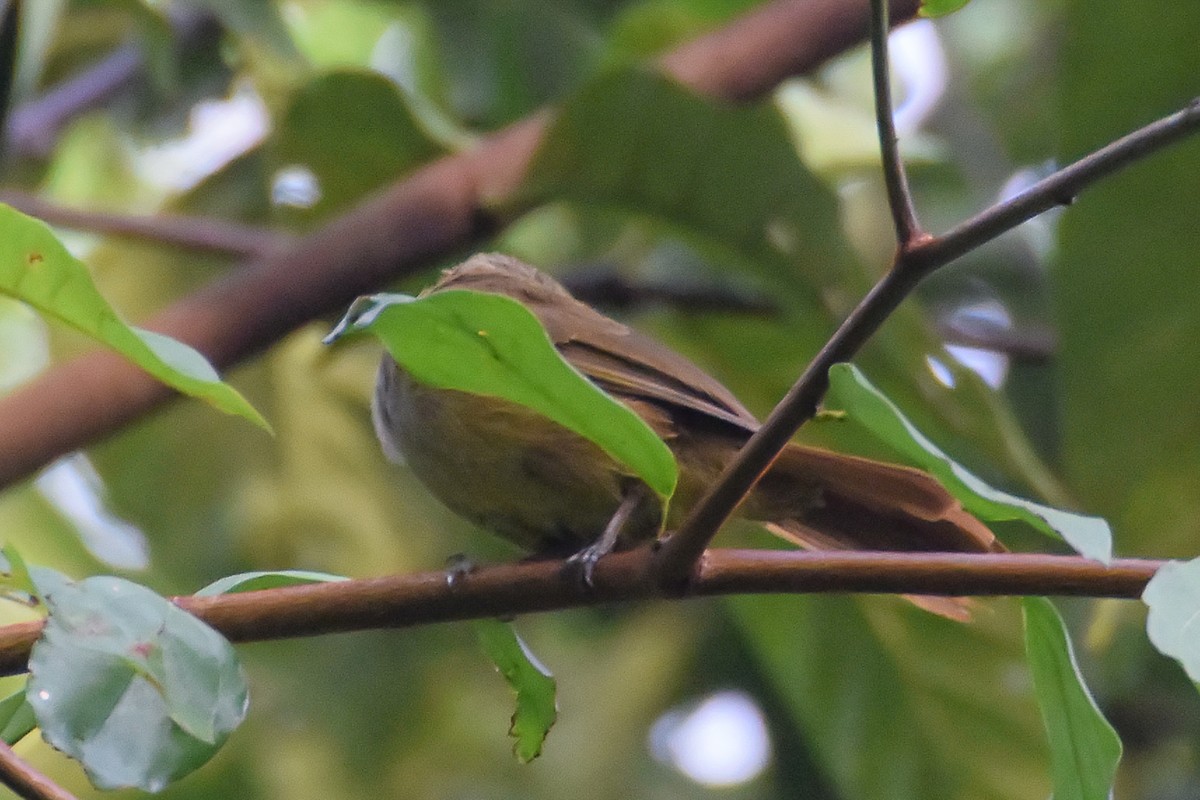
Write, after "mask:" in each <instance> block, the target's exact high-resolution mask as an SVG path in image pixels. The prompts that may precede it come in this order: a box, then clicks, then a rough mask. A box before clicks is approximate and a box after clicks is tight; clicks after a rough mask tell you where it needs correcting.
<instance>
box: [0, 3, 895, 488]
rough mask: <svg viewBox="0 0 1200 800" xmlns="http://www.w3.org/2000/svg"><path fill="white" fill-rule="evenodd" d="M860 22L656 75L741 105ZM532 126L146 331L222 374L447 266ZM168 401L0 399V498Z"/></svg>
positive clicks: (784, 13) (128, 378) (116, 385)
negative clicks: (352, 305) (441, 261)
mask: <svg viewBox="0 0 1200 800" xmlns="http://www.w3.org/2000/svg"><path fill="white" fill-rule="evenodd" d="M896 6H897V7H896V9H895V13H896V14H897V15H907V16H911V15H912V14H914V13H915V11H916V0H903V2H898V3H897V4H896ZM865 23H866V13H865V3H864V2H863V0H850V1H849V2H844V1H843V0H836V2H835V0H817V1H816V2H813V0H780V2H776V3H773V4H770V5H768V6H765V7H763V8H760V9H757V10H755V11H754V12H751V14H750V15H749V16H748V17H746V18H745V19H743V20H741V21H740V22H736V23H734V24H733V25H731V26H730V27H729V28H727V29H725V30H723V31H719V32H717V33H715V34H710V35H708V36H705V37H702V38H700V39H699V40H697V41H695V42H692V43H691V44H688V45H686V46H684V47H683V48H681V49H680V50H678V51H676V52H675V53H674V54H672V55H669V56H667V57H666V58H665V59H664V62H663V63H664V64H665V67H666V69H667V70H668V71H669V72H670V73H671V74H673V75H675V76H676V77H677V78H679V79H680V80H682V81H683V82H685V83H686V84H688V85H690V86H692V87H695V88H698V89H701V90H703V91H706V92H708V93H710V94H711V95H713V96H716V97H722V98H743V97H749V96H754V95H758V94H761V93H763V92H765V91H768V90H770V89H771V88H772V87H773V86H775V85H776V84H777V83H778V82H779V81H781V80H783V79H784V78H786V77H788V76H790V75H792V74H794V73H796V72H803V71H805V70H808V69H811V68H813V67H814V66H816V65H817V64H819V63H820V62H821V61H822V60H823V59H825V58H827V57H828V56H829V55H831V54H832V53H833V52H836V49H837V48H838V47H845V46H846V45H848V44H850V43H852V42H853V41H858V40H861V39H862V37H863V36H864V35H865V33H866V27H865ZM747 53H750V54H752V56H747V55H746V54H747ZM763 65H767V66H765V67H764V66H763ZM543 127H544V120H543V118H541V117H535V118H533V119H530V120H527V121H525V122H522V123H519V124H517V125H514V126H512V127H510V128H508V129H506V130H505V131H503V132H502V133H500V134H498V135H496V136H493V137H491V138H490V139H488V140H487V141H485V142H484V143H483V144H481V145H480V146H479V147H478V148H477V149H476V150H474V151H473V152H471V153H467V154H463V155H456V156H451V157H448V158H444V159H442V160H440V161H437V162H435V163H433V164H430V165H428V166H426V167H424V168H423V169H420V170H418V171H417V172H416V173H414V174H412V175H411V176H409V177H408V178H407V179H405V180H403V181H401V182H399V183H397V184H395V185H394V186H392V187H391V188H389V189H387V190H386V191H384V192H383V193H381V194H380V195H378V196H376V197H375V198H373V199H371V200H369V201H367V202H365V203H364V204H362V205H361V206H359V207H357V208H356V209H354V210H353V211H351V212H349V213H348V214H346V215H345V216H343V217H341V218H339V219H337V220H335V221H334V222H332V223H331V224H329V225H328V226H326V227H325V228H323V229H321V230H320V231H318V232H316V233H314V234H313V235H311V236H308V237H306V238H304V239H303V240H302V241H300V242H299V243H297V244H296V245H295V246H294V247H291V248H288V249H287V250H286V251H283V252H280V253H277V254H275V255H272V256H270V257H268V258H265V259H263V260H262V261H259V262H257V263H254V264H250V265H248V266H247V267H246V268H244V269H240V270H236V271H235V272H234V273H232V274H230V275H229V276H228V277H227V278H225V279H224V280H222V281H219V282H218V283H216V284H214V285H212V286H210V287H208V288H207V289H204V290H202V291H200V292H197V293H196V294H194V295H191V296H189V297H187V298H185V299H183V300H181V301H180V302H178V303H176V304H175V305H173V306H171V307H170V308H169V309H167V310H166V311H165V312H164V313H162V314H160V315H158V316H157V317H155V318H154V319H152V320H151V321H150V322H149V323H148V327H150V328H153V329H155V330H158V331H160V332H163V333H166V334H168V335H170V336H174V337H176V338H178V339H181V340H182V341H184V342H187V343H188V344H190V345H192V346H193V347H196V348H197V349H198V350H200V351H201V352H202V353H204V354H205V355H206V356H208V357H209V359H211V360H212V361H213V363H214V364H215V365H216V366H217V367H218V368H220V369H224V368H226V367H229V366H231V365H233V364H236V363H238V362H239V361H242V360H244V359H246V358H247V357H249V356H251V355H254V354H255V353H257V352H259V351H261V350H262V349H264V348H266V347H268V346H269V345H271V344H272V343H274V342H275V341H277V340H278V339H280V338H281V337H283V336H284V335H286V334H287V333H288V332H290V331H292V330H294V329H295V328H296V327H297V326H299V325H301V324H303V323H305V322H307V321H309V320H312V319H314V318H316V317H318V316H320V315H322V314H329V313H332V312H335V311H337V310H339V309H341V308H344V307H345V306H346V305H347V304H348V303H349V302H350V301H351V300H352V299H353V298H354V297H355V296H356V295H358V294H362V293H364V292H370V291H375V290H377V289H378V288H379V287H381V286H383V285H384V284H386V283H387V282H388V281H389V280H391V279H394V278H396V277H398V276H400V275H403V274H406V273H407V272H411V271H413V270H415V269H418V268H420V267H422V266H424V265H426V264H427V263H429V262H430V261H431V260H433V259H437V258H445V257H448V256H450V255H452V254H453V253H454V252H455V251H456V250H457V249H461V248H465V247H467V246H468V245H469V244H470V243H471V242H472V241H475V240H476V239H477V238H478V237H480V236H481V235H483V234H484V233H486V232H487V231H488V230H489V229H490V226H489V221H488V219H487V216H486V214H485V213H484V209H485V208H486V207H487V204H488V203H489V201H492V200H494V199H495V198H500V197H506V196H507V195H508V194H509V193H510V192H511V191H512V189H513V188H514V187H516V186H517V185H518V183H519V181H520V179H521V177H522V175H523V174H524V171H525V169H526V167H527V166H528V164H529V160H530V158H531V156H532V153H533V151H534V148H535V147H536V146H537V144H538V141H539V139H540V136H541V134H542V131H543ZM171 396H172V393H171V392H170V391H169V390H167V389H166V387H164V386H162V385H161V384H159V383H157V382H155V381H153V380H152V379H151V378H150V377H149V376H147V375H146V374H145V373H143V372H141V371H140V370H139V369H137V368H136V367H133V366H131V365H130V364H128V363H127V362H125V361H123V360H122V359H120V358H117V357H116V356H113V355H110V354H107V353H94V354H91V355H87V356H84V357H82V358H79V359H76V360H74V361H71V362H69V363H67V364H64V365H62V366H60V367H56V368H55V369H53V370H51V371H50V372H48V373H46V374H45V375H43V376H42V377H40V378H39V379H37V380H36V381H34V382H33V383H31V384H30V385H28V386H27V387H25V388H23V389H22V390H20V391H18V392H16V393H14V394H12V395H10V396H8V397H6V398H4V399H3V400H2V401H0V442H4V447H3V450H2V451H0V487H3V486H6V485H9V484H12V483H13V482H14V481H17V480H20V479H21V478H24V477H27V476H28V475H29V474H30V473H32V472H33V471H34V470H36V469H38V468H40V467H42V466H44V465H46V464H48V463H50V462H51V461H53V460H54V459H55V458H57V457H59V456H61V455H63V454H65V453H68V452H71V451H72V450H76V449H78V448H80V447H83V446H85V445H87V444H90V443H92V442H94V441H96V440H98V439H100V438H101V437H103V436H105V435H107V434H109V433H112V432H113V431H115V430H117V429H118V428H120V427H121V426H122V425H126V424H128V423H130V422H132V421H133V420H136V419H138V418H139V417H142V416H144V415H145V414H146V413H148V412H149V411H151V410H153V409H154V408H156V407H158V406H159V405H161V404H162V403H163V402H165V401H166V400H167V399H169V398H170V397H171Z"/></svg>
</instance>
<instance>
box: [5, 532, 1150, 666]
mask: <svg viewBox="0 0 1200 800" xmlns="http://www.w3.org/2000/svg"><path fill="white" fill-rule="evenodd" d="M1160 566H1162V562H1159V561H1150V560H1135V559H1126V560H1118V561H1114V562H1113V563H1112V564H1110V565H1108V566H1105V565H1103V564H1099V563H1097V562H1095V561H1090V560H1088V559H1085V558H1081V557H1078V556H1053V555H1041V554H1013V553H1003V554H986V555H979V554H973V553H971V554H963V553H866V552H832V553H831V552H824V553H807V552H800V551H795V550H725V549H716V550H710V551H709V552H708V553H707V554H706V556H705V559H704V561H703V563H702V564H701V565H700V567H699V568H698V570H697V572H696V576H695V578H694V580H693V581H692V582H691V584H690V585H688V586H687V587H686V591H685V595H684V596H688V597H701V596H713V595H727V594H765V593H773V594H778V593H791V594H799V593H810V592H829V593H832V592H865V593H880V592H886V593H893V592H906V593H917V594H928V595H948V596H957V595H967V594H969V595H1007V594H1048V595H1084V596H1087V597H1120V598H1136V597H1139V596H1141V593H1142V590H1143V589H1144V588H1145V586H1146V582H1147V581H1149V580H1150V578H1151V577H1152V576H1153V575H1154V573H1155V571H1156V570H1157V569H1158V568H1159V567H1160ZM654 569H655V562H654V555H653V553H652V552H651V549H650V548H648V547H643V548H640V549H637V550H633V551H630V552H625V553H616V554H613V555H609V556H606V557H604V558H603V559H601V560H600V561H599V562H598V563H597V565H596V572H595V576H594V585H593V586H592V587H591V588H590V589H586V588H584V587H583V586H581V584H580V581H578V580H576V579H574V577H573V575H574V573H572V572H570V571H569V570H568V569H567V568H566V565H565V562H562V561H532V562H524V563H519V564H498V565H495V566H490V567H483V568H480V569H477V570H474V571H472V572H469V573H467V574H465V575H461V576H458V577H457V578H456V579H455V580H453V581H448V580H446V573H445V572H425V573H418V574H409V575H391V576H387V577H381V578H369V579H362V580H351V581H338V582H333V583H321V584H310V585H306V586H292V587H288V588H284V589H268V590H264V591H257V592H244V593H238V594H226V595H218V596H215V597H179V598H176V599H175V602H177V603H178V604H179V605H180V606H182V607H183V608H184V609H186V610H188V611H190V612H192V613H193V614H195V615H197V616H198V617H200V618H201V619H203V620H204V621H206V622H208V623H209V624H210V625H212V626H213V627H214V628H216V629H217V630H218V631H220V632H221V633H222V634H224V635H225V636H226V637H228V638H229V639H231V640H233V641H238V642H250V641H262V640H266V639H279V638H286V637H296V636H317V635H321V634H327V633H335V632H343V631H359V630H369V629H380V628H408V627H413V626H416V625H430V624H433V623H438V622H447V621H451V620H463V619H474V618H481V617H496V616H499V617H507V616H513V615H516V614H527V613H533V612H543V611H554V610H561V609H566V608H577V607H580V606H590V605H599V604H604V603H613V602H629V601H633V600H645V599H653V598H658V597H662V589H661V588H660V587H659V585H658V582H657V579H656V576H655V572H654ZM40 631H41V623H40V622H28V623H19V624H16V625H8V626H4V627H2V628H0V674H12V673H16V672H21V671H23V670H24V669H25V663H26V661H27V659H28V657H29V648H30V647H31V646H32V644H33V642H34V641H35V640H36V639H37V636H38V634H39V633H40Z"/></svg>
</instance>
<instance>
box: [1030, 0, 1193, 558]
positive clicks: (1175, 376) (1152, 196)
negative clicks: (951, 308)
mask: <svg viewBox="0 0 1200 800" xmlns="http://www.w3.org/2000/svg"><path fill="white" fill-rule="evenodd" d="M1144 9H1145V6H1144V4H1142V3H1139V2H1137V0H1109V1H1108V2H1105V3H1104V4H1103V5H1102V7H1100V8H1098V7H1097V6H1096V4H1094V3H1091V2H1086V1H1085V0H1071V2H1067V3H1064V4H1063V5H1062V7H1061V11H1062V16H1061V24H1062V25H1064V26H1065V27H1064V28H1063V30H1070V31H1071V35H1070V36H1068V37H1065V38H1064V39H1063V47H1062V49H1061V57H1062V61H1061V66H1060V75H1061V80H1060V82H1059V83H1058V84H1057V86H1056V87H1055V89H1054V91H1053V93H1052V94H1050V95H1049V96H1048V99H1050V100H1051V101H1052V102H1056V103H1057V105H1051V106H1049V107H1048V108H1049V109H1050V113H1049V114H1046V113H1043V114H1042V115H1041V116H1042V117H1044V118H1053V119H1056V120H1058V122H1057V123H1055V133H1054V135H1055V137H1056V152H1057V153H1058V154H1059V155H1058V156H1057V157H1059V158H1061V159H1063V160H1064V161H1066V160H1069V159H1074V158H1078V157H1080V156H1082V155H1084V154H1086V153H1088V152H1090V151H1092V150H1095V149H1096V148H1098V147H1101V146H1103V145H1105V144H1107V143H1108V142H1110V141H1112V140H1113V139H1115V138H1117V137H1119V136H1124V135H1126V134H1127V133H1129V132H1130V131H1132V130H1135V129H1137V128H1139V127H1141V126H1142V125H1145V124H1147V123H1149V122H1151V121H1152V120H1154V119H1157V118H1158V117H1160V116H1162V115H1164V114H1169V113H1171V112H1172V111H1175V110H1176V109H1178V108H1179V107H1180V106H1181V105H1182V104H1184V103H1185V102H1186V101H1187V98H1191V97H1195V96H1196V94H1197V87H1196V76H1197V75H1200V47H1196V46H1195V45H1196V42H1200V3H1176V4H1172V5H1171V9H1170V14H1169V17H1164V18H1162V19H1158V20H1155V19H1153V18H1152V17H1153V15H1149V16H1147V15H1145V14H1143V13H1141V12H1142V11H1143V10H1144ZM1116 20H1123V22H1122V23H1121V24H1117V23H1116V22H1115V21H1116ZM1168 32H1169V35H1167V36H1163V34H1164V33H1168ZM1135 52H1153V53H1154V57H1153V58H1147V59H1144V60H1142V61H1140V62H1139V64H1138V68H1137V69H1130V68H1129V65H1128V64H1123V63H1121V62H1122V61H1124V60H1125V59H1123V58H1114V57H1113V54H1116V53H1135ZM1042 108H1043V109H1046V108H1047V106H1045V105H1042ZM1014 111H1016V110H1015V109H1014ZM1013 116H1016V117H1017V118H1018V120H1020V119H1021V115H1020V114H1016V113H1014V114H1013ZM1197 209H1200V139H1198V138H1197V137H1196V136H1192V137H1190V138H1189V139H1186V140H1184V141H1181V142H1179V143H1178V144H1176V145H1173V146H1171V147H1168V148H1165V149H1163V150H1161V151H1159V152H1156V153H1154V154H1153V155H1151V156H1150V157H1149V158H1146V159H1143V160H1141V161H1139V162H1138V163H1137V164H1136V165H1135V166H1134V167H1133V168H1132V169H1127V170H1122V171H1121V172H1119V173H1117V174H1114V175H1111V176H1109V177H1106V178H1105V179H1104V180H1103V181H1100V182H1099V183H1097V184H1096V185H1095V186H1093V187H1090V188H1088V189H1087V191H1085V192H1084V193H1083V194H1082V195H1081V196H1080V198H1079V202H1078V203H1075V204H1073V205H1072V207H1071V208H1070V209H1069V210H1067V211H1065V212H1064V213H1063V215H1062V219H1061V221H1060V222H1059V224H1058V225H1057V227H1056V230H1057V239H1056V241H1057V244H1056V247H1055V256H1054V268H1053V269H1051V270H1049V271H1048V273H1047V274H1048V276H1049V277H1050V279H1051V280H1052V282H1053V285H1052V286H1051V287H1050V291H1049V295H1050V296H1051V297H1052V299H1053V301H1054V308H1053V319H1054V324H1055V328H1056V330H1058V332H1059V334H1060V336H1059V346H1058V348H1057V349H1056V351H1055V368H1054V369H1055V375H1056V376H1057V377H1058V380H1057V381H1056V382H1055V397H1056V399H1057V401H1058V402H1057V403H1056V408H1055V411H1056V414H1055V416H1056V418H1057V419H1058V421H1059V428H1058V430H1057V433H1058V436H1059V442H1060V448H1061V450H1060V453H1059V458H1060V460H1061V463H1062V469H1063V471H1064V473H1065V474H1067V475H1068V476H1069V477H1070V479H1071V484H1072V488H1073V490H1074V491H1075V492H1076V494H1077V495H1078V496H1079V497H1080V498H1081V499H1082V500H1083V501H1084V502H1085V503H1086V504H1087V506H1088V508H1094V509H1096V510H1097V511H1098V512H1099V513H1102V514H1105V515H1107V516H1108V517H1109V518H1110V519H1111V520H1112V521H1113V525H1114V526H1115V527H1116V528H1117V530H1119V531H1120V533H1121V543H1122V546H1123V547H1124V548H1126V549H1127V550H1128V551H1129V552H1137V553H1151V552H1152V553H1155V554H1159V555H1163V556H1169V557H1174V558H1191V557H1192V556H1194V555H1195V554H1196V531H1197V530H1198V529H1200V492H1197V491H1196V487H1197V486H1200V424H1198V420H1197V412H1196V398H1197V397H1200V359H1197V358H1196V357H1195V354H1196V353H1200V314H1197V313H1196V304H1195V298H1196V297H1198V296H1200V270H1197V269H1196V254H1197V252H1200V226H1197V225H1196V213H1197ZM1138 265H1146V267H1147V268H1145V269H1132V270H1131V267H1132V266H1138Z"/></svg>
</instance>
